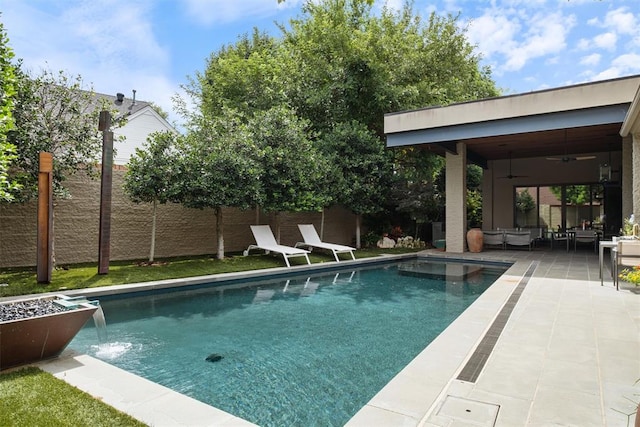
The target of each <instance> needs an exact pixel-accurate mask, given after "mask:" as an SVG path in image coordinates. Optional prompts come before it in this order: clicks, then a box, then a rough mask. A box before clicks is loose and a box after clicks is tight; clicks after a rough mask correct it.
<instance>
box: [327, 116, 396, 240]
mask: <svg viewBox="0 0 640 427" xmlns="http://www.w3.org/2000/svg"><path fill="white" fill-rule="evenodd" d="M321 147H322V149H323V150H324V152H325V155H326V156H327V157H328V158H329V162H330V164H332V165H334V167H335V168H336V169H337V171H338V173H337V176H338V180H337V182H336V183H335V184H334V185H333V191H334V192H335V194H336V198H335V201H336V202H337V203H339V204H341V205H342V206H344V207H346V208H347V209H349V210H351V211H352V212H353V213H355V214H356V216H357V220H356V247H358V248H360V223H361V216H362V215H363V214H372V213H376V212H379V211H380V210H382V208H383V206H384V205H385V202H386V200H387V199H388V196H389V194H388V192H389V190H388V189H389V186H390V177H391V171H390V168H391V162H390V161H389V154H388V153H387V152H385V149H384V145H383V143H382V142H381V141H380V139H379V138H378V137H377V136H376V135H375V134H374V133H373V132H371V131H370V130H369V129H367V127H366V125H364V124H362V123H359V122H357V121H355V120H354V121H351V122H347V123H339V124H337V125H336V126H335V127H334V129H333V130H332V132H331V133H327V134H325V135H324V137H323V140H322V143H321Z"/></svg>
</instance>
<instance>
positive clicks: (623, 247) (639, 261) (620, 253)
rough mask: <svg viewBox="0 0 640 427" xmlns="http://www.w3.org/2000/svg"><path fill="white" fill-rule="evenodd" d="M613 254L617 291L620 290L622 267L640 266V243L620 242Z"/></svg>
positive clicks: (614, 279) (636, 241) (635, 241)
mask: <svg viewBox="0 0 640 427" xmlns="http://www.w3.org/2000/svg"><path fill="white" fill-rule="evenodd" d="M611 253H612V256H613V257H614V259H615V262H614V263H613V268H614V270H613V281H614V282H615V284H616V290H618V289H619V282H620V277H618V276H619V274H620V267H635V266H638V265H640V241H638V240H618V246H616V247H615V248H614V250H613V251H612V252H611Z"/></svg>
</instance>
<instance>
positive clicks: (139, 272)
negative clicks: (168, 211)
mask: <svg viewBox="0 0 640 427" xmlns="http://www.w3.org/2000/svg"><path fill="white" fill-rule="evenodd" d="M415 251H416V250H415V249H405V248H400V249H384V250H382V249H361V250H358V251H356V252H355V254H356V257H357V258H368V257H373V256H378V255H380V254H382V253H392V254H398V253H406V252H415ZM341 257H348V255H341ZM309 258H310V260H311V262H312V263H313V264H316V263H322V262H329V261H333V260H334V258H333V256H332V255H330V254H326V253H321V252H318V251H313V252H312V253H311V255H310V257H309ZM341 259H350V258H341ZM290 262H291V265H300V264H304V263H305V261H304V260H303V259H302V258H294V259H291V260H290ZM284 266H285V263H284V261H283V259H282V256H281V255H249V256H246V257H245V256H242V254H229V255H228V256H227V257H226V258H225V259H223V260H218V259H215V258H214V257H211V256H208V257H202V256H201V257H189V258H172V259H165V260H157V262H156V263H154V265H147V264H146V263H144V262H139V261H138V262H136V261H114V262H111V263H110V266H109V274H103V275H99V274H98V267H97V264H95V263H91V264H77V265H70V266H68V265H59V266H57V267H56V269H55V270H54V271H53V274H52V280H51V283H49V284H39V283H37V282H36V270H35V268H12V269H2V270H0V297H8V296H17V295H28V294H37V293H43V292H58V291H61V292H63V291H65V290H69V289H84V288H95V287H99V286H110V285H121V284H126V283H139V282H148V281H151V280H163V279H177V278H183V277H194V276H204V275H209V274H220V273H230V272H237V271H248V270H258V269H263V268H275V267H284Z"/></svg>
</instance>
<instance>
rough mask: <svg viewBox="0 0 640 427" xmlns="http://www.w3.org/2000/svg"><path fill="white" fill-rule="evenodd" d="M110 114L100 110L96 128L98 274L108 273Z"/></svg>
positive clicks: (110, 178) (109, 246)
mask: <svg viewBox="0 0 640 427" xmlns="http://www.w3.org/2000/svg"><path fill="white" fill-rule="evenodd" d="M110 127H111V114H110V113H109V112H108V111H100V120H99V123H98V130H101V131H102V179H101V185H100V234H99V237H98V274H107V273H109V255H110V252H111V188H112V180H113V132H111V131H110V130H109V128H110Z"/></svg>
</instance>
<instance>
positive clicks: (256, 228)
mask: <svg viewBox="0 0 640 427" xmlns="http://www.w3.org/2000/svg"><path fill="white" fill-rule="evenodd" d="M251 232H252V233H253V237H254V238H255V239H256V244H255V245H249V247H248V248H247V250H246V251H244V252H243V255H244V256H247V255H249V251H250V250H251V249H262V250H264V251H265V253H269V252H276V253H279V254H282V256H283V257H284V262H285V263H286V264H287V267H291V264H289V258H293V257H297V256H304V258H305V259H306V260H307V264H311V261H309V255H308V254H309V251H305V250H304V249H299V248H293V247H291V246H285V245H279V244H278V242H276V238H275V237H274V236H273V232H272V231H271V227H269V226H268V225H252V226H251Z"/></svg>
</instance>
